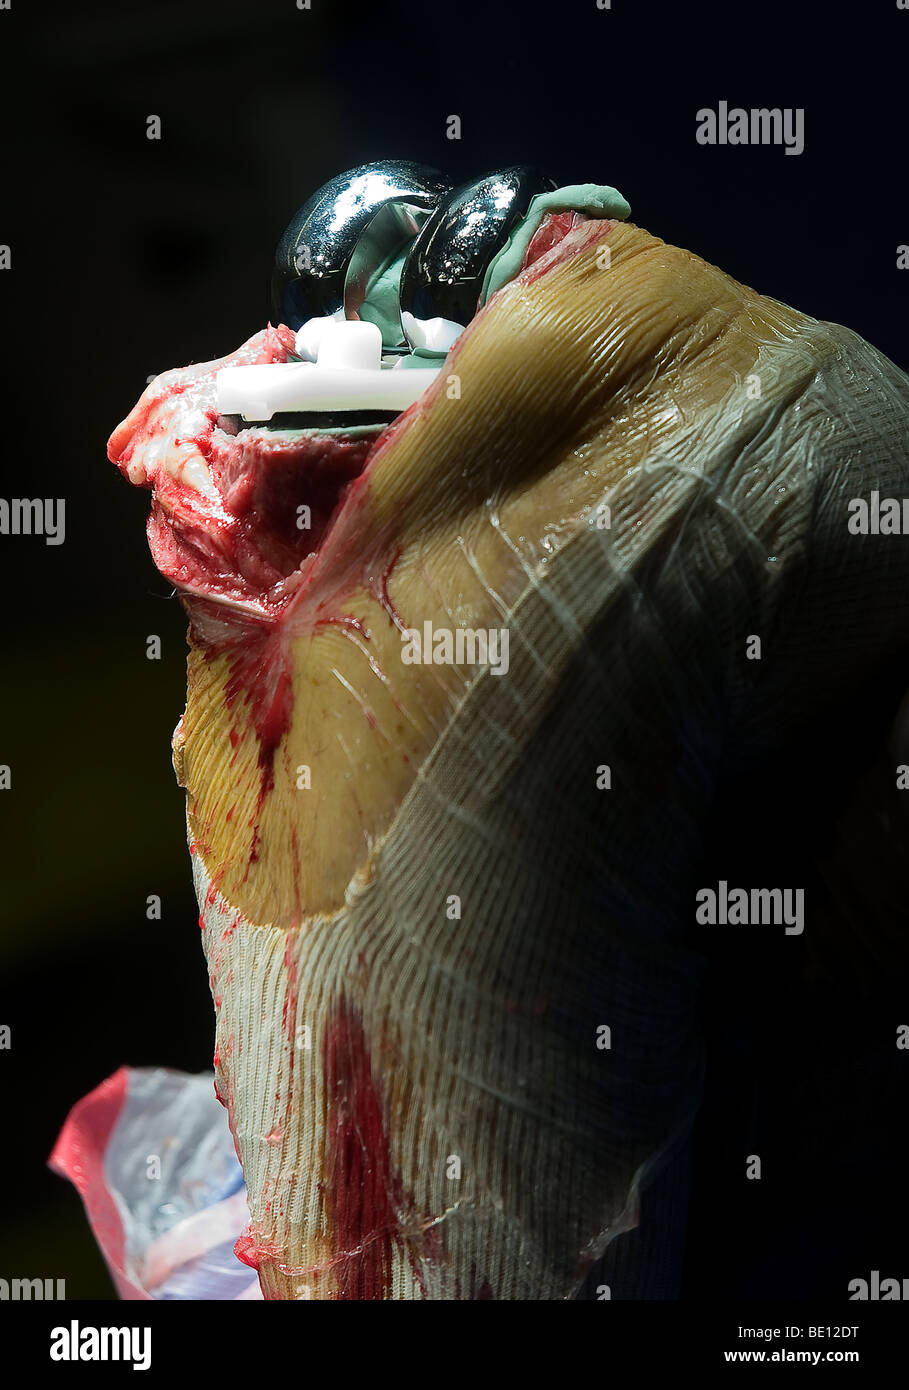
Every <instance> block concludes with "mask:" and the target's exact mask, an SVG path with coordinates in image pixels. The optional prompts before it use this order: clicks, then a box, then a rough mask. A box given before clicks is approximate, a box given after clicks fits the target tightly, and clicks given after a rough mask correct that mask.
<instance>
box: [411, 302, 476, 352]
mask: <svg viewBox="0 0 909 1390" xmlns="http://www.w3.org/2000/svg"><path fill="white" fill-rule="evenodd" d="M401 322H402V324H403V326H404V332H405V333H406V334H407V341H408V342H409V343H410V344H411V346H412V347H415V348H429V349H431V350H432V351H433V352H447V351H448V349H449V348H450V347H451V345H452V343H454V342H455V341H456V339H458V338H460V336H461V334H462V333H463V332H464V325H463V323H455V321H454V319H443V318H434V319H418V318H415V317H414V315H413V314H409V313H408V312H407V310H406V309H405V310H404V312H403V313H402V314H401Z"/></svg>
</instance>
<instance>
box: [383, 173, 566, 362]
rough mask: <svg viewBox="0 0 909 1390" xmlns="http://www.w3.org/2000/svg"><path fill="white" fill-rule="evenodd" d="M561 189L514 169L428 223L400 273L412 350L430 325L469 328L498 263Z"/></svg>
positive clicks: (448, 203) (454, 198)
mask: <svg viewBox="0 0 909 1390" xmlns="http://www.w3.org/2000/svg"><path fill="white" fill-rule="evenodd" d="M556 187H557V185H556V183H555V182H554V181H553V180H552V179H550V178H547V177H546V175H545V174H542V173H540V172H539V171H538V170H536V169H533V168H531V167H529V166H527V165H513V166H512V167H510V168H508V169H501V170H499V172H498V173H495V174H488V175H486V177H485V178H482V179H478V180H477V181H476V182H474V183H467V184H462V185H461V186H460V187H459V188H456V189H455V190H454V191H453V192H452V193H450V194H449V195H448V196H447V197H446V198H444V199H443V200H442V201H440V202H439V204H438V206H437V207H436V209H435V211H434V212H433V213H432V215H431V216H430V217H429V218H427V219H426V221H425V222H424V224H423V226H422V227H421V228H420V231H419V233H418V235H417V237H416V239H415V241H414V243H413V246H412V247H411V249H410V252H409V254H408V256H407V259H406V261H405V262H404V269H403V271H402V273H401V285H400V303H401V319H402V325H403V327H404V331H405V335H406V337H407V339H408V341H409V342H410V344H411V346H412V347H415V348H418V347H422V346H424V344H425V342H426V340H427V338H429V337H431V334H429V333H428V332H427V325H428V324H429V322H430V321H431V320H433V319H442V320H445V321H447V323H448V324H451V325H459V326H460V327H462V328H463V327H466V325H467V324H468V323H469V322H470V320H471V319H472V318H473V317H474V315H475V314H476V312H477V308H478V306H479V298H480V293H481V291H482V288H483V280H484V277H485V275H486V271H487V269H488V267H489V264H490V262H491V261H492V259H493V257H494V256H496V255H497V254H498V252H499V251H501V250H502V249H503V247H505V246H506V244H507V243H508V240H509V238H510V236H511V234H512V232H513V231H514V230H515V228H516V227H517V225H518V223H519V222H520V221H521V219H522V218H523V217H524V216H525V215H526V213H527V210H528V208H529V207H530V204H531V202H532V200H533V198H534V197H535V196H536V195H537V194H538V193H545V192H549V191H550V190H552V189H554V188H556Z"/></svg>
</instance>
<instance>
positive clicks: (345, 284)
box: [270, 160, 451, 341]
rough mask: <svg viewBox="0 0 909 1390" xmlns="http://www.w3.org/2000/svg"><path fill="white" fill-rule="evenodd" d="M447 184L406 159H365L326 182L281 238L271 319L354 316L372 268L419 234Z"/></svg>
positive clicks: (294, 321) (294, 324)
mask: <svg viewBox="0 0 909 1390" xmlns="http://www.w3.org/2000/svg"><path fill="white" fill-rule="evenodd" d="M450 187H451V185H450V183H449V182H448V181H447V180H446V179H445V178H444V177H443V176H442V174H440V173H439V171H438V170H436V169H431V168H429V167H427V166H425V165H421V164H411V163H409V162H407V161H404V160H379V161H377V162H376V163H374V164H364V165H361V166H360V167H359V168H356V169H349V170H348V171H347V172H346V173H344V174H339V175H338V176H337V178H334V179H331V180H330V181H329V182H328V183H326V184H324V185H323V186H322V187H321V188H320V189H319V190H318V191H317V192H316V193H314V194H313V196H312V197H311V198H309V199H308V200H307V202H305V203H304V204H303V206H302V207H300V208H299V209H298V210H297V212H296V213H295V214H294V216H293V217H292V218H291V220H290V222H289V224H288V226H287V229H286V230H285V232H284V235H283V236H282V238H281V240H280V242H279V243H278V248H277V251H276V252H275V262H274V269H273V272H272V278H271V287H270V299H271V303H270V312H271V316H272V319H273V321H274V322H275V323H286V324H287V325H288V326H289V327H290V328H293V329H297V328H299V327H300V325H301V324H303V323H305V322H306V320H307V319H310V318H315V317H318V316H323V315H328V314H333V313H336V312H337V310H339V309H345V310H346V312H347V314H348V316H351V315H352V314H353V313H354V312H355V311H356V308H357V305H358V304H359V303H361V302H362V300H363V296H364V295H365V293H366V286H367V283H368V280H369V277H370V275H371V274H372V273H373V271H375V270H376V269H378V268H379V266H380V265H381V264H382V262H383V261H384V260H385V259H387V257H388V256H390V255H393V254H395V252H396V251H399V250H400V249H402V248H403V247H404V246H405V245H406V244H407V242H408V240H410V239H411V238H413V237H414V236H415V235H416V233H417V231H418V229H419V227H420V225H421V224H422V222H423V221H424V220H425V219H426V218H427V216H428V215H429V213H430V211H431V210H432V209H433V208H434V207H435V206H436V204H437V203H438V201H439V199H440V198H441V197H443V196H444V195H445V194H447V193H448V192H449V190H450ZM402 341H403V334H402Z"/></svg>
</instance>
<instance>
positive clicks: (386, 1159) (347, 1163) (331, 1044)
mask: <svg viewBox="0 0 909 1390" xmlns="http://www.w3.org/2000/svg"><path fill="white" fill-rule="evenodd" d="M322 1060H323V1065H324V1068H325V1081H326V1088H327V1092H328V1098H329V1099H328V1103H329V1110H330V1115H329V1121H328V1143H327V1149H328V1153H327V1172H326V1174H325V1184H324V1190H325V1196H326V1200H327V1202H328V1206H329V1211H330V1217H331V1222H332V1227H333V1232H334V1245H335V1249H336V1252H337V1254H336V1256H335V1260H336V1263H335V1261H333V1265H334V1269H335V1273H336V1278H337V1294H336V1297H337V1298H338V1299H383V1298H385V1297H386V1295H387V1292H388V1286H389V1279H390V1275H391V1256H392V1247H393V1243H399V1242H400V1234H401V1233H400V1223H399V1218H398V1212H399V1210H400V1208H401V1192H400V1183H399V1181H398V1179H397V1178H396V1176H395V1174H394V1172H393V1169H392V1163H391V1155H390V1152H389V1146H388V1137H387V1134H386V1132H385V1121H384V1116H383V1109H382V1102H381V1099H380V1096H379V1092H378V1088H377V1086H376V1083H375V1081H374V1079H373V1076H372V1068H371V1065H370V1059H369V1047H368V1044H367V1041H366V1037H365V1035H364V1032H363V1026H362V1023H361V1022H360V1018H359V1016H358V1014H357V1012H356V1011H355V1009H354V1008H353V1006H352V1005H351V1004H349V1003H348V1001H347V1000H346V999H345V998H343V997H342V998H341V1000H340V1001H339V1003H338V1004H337V1006H336V1007H335V1009H334V1011H333V1013H332V1015H331V1018H330V1020H329V1023H328V1026H327V1028H326V1030H325V1033H324V1041H323V1047H322Z"/></svg>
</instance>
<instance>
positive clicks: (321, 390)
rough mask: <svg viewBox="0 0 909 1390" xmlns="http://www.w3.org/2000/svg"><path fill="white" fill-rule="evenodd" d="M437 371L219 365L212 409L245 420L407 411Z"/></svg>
mask: <svg viewBox="0 0 909 1390" xmlns="http://www.w3.org/2000/svg"><path fill="white" fill-rule="evenodd" d="M439 370H440V368H439V367H425V368H424V367H415V368H413V369H411V370H409V371H406V372H399V371H394V370H379V371H372V370H368V369H366V368H362V367H326V366H323V365H322V361H321V359H320V361H319V363H318V364H316V363H314V362H274V363H272V364H270V365H265V366H261V367H223V368H222V369H221V371H220V372H219V373H218V388H217V389H218V410H219V411H220V413H221V414H222V415H242V416H243V417H244V418H245V419H247V420H270V419H271V417H272V415H274V413H275V411H278V412H281V413H283V412H287V411H304V412H305V411H321V410H326V411H328V410H332V411H336V410H340V411H346V410H382V411H401V410H407V408H408V406H411V405H413V403H414V401H417V400H419V398H420V397H421V396H422V394H423V392H424V391H425V390H427V388H428V387H429V386H431V385H432V383H433V382H434V381H435V379H436V377H437V376H438V373H439Z"/></svg>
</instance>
